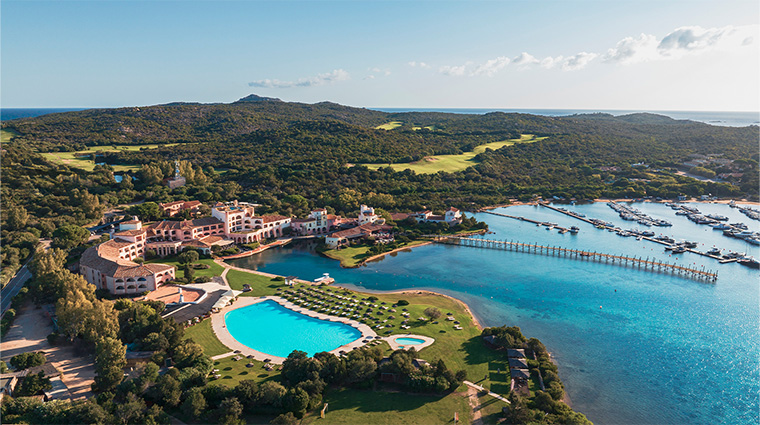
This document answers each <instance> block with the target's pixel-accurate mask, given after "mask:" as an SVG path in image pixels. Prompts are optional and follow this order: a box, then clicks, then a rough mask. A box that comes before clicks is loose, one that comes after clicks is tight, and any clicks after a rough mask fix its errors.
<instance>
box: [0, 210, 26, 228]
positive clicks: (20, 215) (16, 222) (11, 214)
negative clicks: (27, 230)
mask: <svg viewBox="0 0 760 425" xmlns="http://www.w3.org/2000/svg"><path fill="white" fill-rule="evenodd" d="M6 208H7V212H8V218H7V219H6V221H5V223H6V225H7V226H8V229H9V230H21V229H23V228H24V227H26V222H27V221H28V220H29V214H28V213H27V212H26V208H24V207H23V206H21V205H14V204H10V205H8V206H6Z"/></svg>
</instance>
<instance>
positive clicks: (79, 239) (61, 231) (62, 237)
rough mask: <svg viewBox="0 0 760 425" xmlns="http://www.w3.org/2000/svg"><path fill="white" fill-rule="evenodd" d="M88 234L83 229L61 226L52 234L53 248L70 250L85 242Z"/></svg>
mask: <svg viewBox="0 0 760 425" xmlns="http://www.w3.org/2000/svg"><path fill="white" fill-rule="evenodd" d="M89 237H90V232H88V231H87V229H85V228H84V227H81V226H75V225H72V224H66V225H63V226H61V227H59V228H57V229H55V231H54V232H53V246H54V247H56V248H63V249H71V248H74V247H75V246H78V245H81V244H83V243H85V242H87V239H89Z"/></svg>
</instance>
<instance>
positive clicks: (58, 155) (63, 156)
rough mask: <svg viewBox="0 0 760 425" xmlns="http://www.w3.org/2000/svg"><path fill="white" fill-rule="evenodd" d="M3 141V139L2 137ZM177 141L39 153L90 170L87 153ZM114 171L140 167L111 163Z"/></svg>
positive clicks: (92, 164) (154, 146) (130, 149)
mask: <svg viewBox="0 0 760 425" xmlns="http://www.w3.org/2000/svg"><path fill="white" fill-rule="evenodd" d="M3 137H5V130H3ZM3 141H5V139H4V138H3ZM176 145H177V143H174V144H168V145H112V146H88V147H87V149H86V150H81V151H77V152H45V153H42V154H41V155H42V156H44V157H45V158H46V159H47V160H48V161H51V162H55V163H58V164H66V165H68V166H70V167H77V168H81V169H83V170H87V171H92V170H93V168H95V162H94V161H92V160H91V159H90V156H89V154H92V153H95V152H124V151H139V150H141V149H157V148H159V147H172V146H176ZM113 169H114V171H121V172H124V171H137V170H139V169H140V166H139V165H113Z"/></svg>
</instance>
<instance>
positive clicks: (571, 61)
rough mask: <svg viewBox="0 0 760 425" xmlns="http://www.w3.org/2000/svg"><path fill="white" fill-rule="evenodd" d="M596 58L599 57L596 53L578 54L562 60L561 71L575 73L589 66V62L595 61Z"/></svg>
mask: <svg viewBox="0 0 760 425" xmlns="http://www.w3.org/2000/svg"><path fill="white" fill-rule="evenodd" d="M597 56H599V55H597V54H596V53H587V52H580V53H578V54H576V55H575V56H570V57H569V58H567V59H564V60H563V61H562V70H563V71H577V70H579V69H583V68H585V67H586V65H588V64H589V62H591V61H592V60H594V59H596V57H597Z"/></svg>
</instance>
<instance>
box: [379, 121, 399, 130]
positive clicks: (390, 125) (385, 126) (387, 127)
mask: <svg viewBox="0 0 760 425" xmlns="http://www.w3.org/2000/svg"><path fill="white" fill-rule="evenodd" d="M402 125H404V123H403V122H401V121H391V122H389V123H385V124H383V125H378V126H377V127H375V128H376V129H378V130H393V129H394V128H398V127H401V126H402Z"/></svg>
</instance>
